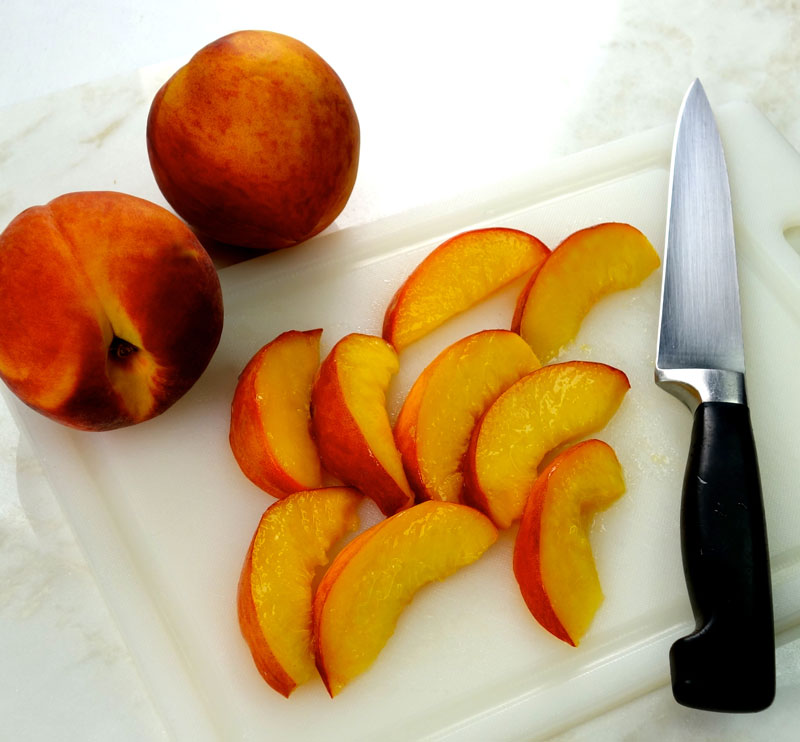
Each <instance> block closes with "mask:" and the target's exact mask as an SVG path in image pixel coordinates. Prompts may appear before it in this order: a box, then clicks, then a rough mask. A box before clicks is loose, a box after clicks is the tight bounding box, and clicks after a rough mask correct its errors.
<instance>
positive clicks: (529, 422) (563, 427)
mask: <svg viewBox="0 0 800 742" xmlns="http://www.w3.org/2000/svg"><path fill="white" fill-rule="evenodd" d="M629 386H630V384H629V382H628V379H627V377H626V376H625V374H624V373H622V372H621V371H619V370H618V369H614V368H612V367H610V366H606V365H604V364H600V363H588V362H578V361H574V362H569V363H561V364H553V365H551V366H544V367H542V368H540V369H538V370H537V371H534V372H533V373H531V374H529V375H528V376H525V377H523V378H522V379H520V380H519V381H518V382H516V384H514V385H513V386H511V387H510V388H509V389H508V390H506V391H505V392H504V393H503V394H502V395H500V397H498V398H497V400H496V401H495V402H494V404H492V406H491V407H490V408H489V409H488V410H487V412H486V414H485V415H484V417H483V419H482V420H481V422H480V423H479V424H478V426H476V428H475V431H474V432H473V435H472V438H471V441H470V450H469V452H468V455H467V478H466V482H467V492H466V494H467V497H468V500H467V501H469V502H472V503H473V504H475V505H476V506H477V507H480V508H481V509H482V510H484V512H486V513H487V515H489V517H491V518H492V520H493V521H494V522H495V524H496V525H497V526H498V527H500V528H507V527H508V526H510V525H511V523H512V522H513V521H514V520H516V519H517V518H519V517H520V515H521V513H522V508H523V506H524V504H525V499H526V497H527V496H528V493H529V492H530V489H531V487H532V486H533V483H534V482H535V481H536V476H537V467H538V466H539V464H540V462H541V461H542V459H543V457H544V456H545V454H547V453H548V452H549V451H551V450H552V449H554V448H556V447H557V446H560V445H562V444H564V443H567V442H569V441H571V440H577V439H578V438H580V437H582V436H584V435H586V434H588V433H590V432H592V431H594V430H599V429H600V428H602V427H603V426H604V425H605V424H606V423H607V422H608V420H609V419H610V418H611V417H612V416H613V414H614V413H615V412H616V410H617V408H618V407H619V405H620V403H621V402H622V398H623V397H624V395H625V393H626V392H627V390H628V388H629Z"/></svg>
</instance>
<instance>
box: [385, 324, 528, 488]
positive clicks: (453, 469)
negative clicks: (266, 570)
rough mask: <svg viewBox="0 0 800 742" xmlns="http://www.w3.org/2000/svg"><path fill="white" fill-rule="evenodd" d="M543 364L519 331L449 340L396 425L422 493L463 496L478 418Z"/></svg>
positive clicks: (414, 389) (487, 332) (405, 457)
mask: <svg viewBox="0 0 800 742" xmlns="http://www.w3.org/2000/svg"><path fill="white" fill-rule="evenodd" d="M538 367H539V362H538V361H537V359H536V356H535V355H534V354H533V351H532V350H531V349H530V346H529V345H528V344H527V343H525V341H524V340H522V339H521V338H520V337H519V336H518V335H516V334H515V333H512V332H509V331H506V330H485V331H483V332H478V333H475V334H474V335H470V336H468V337H466V338H463V339H462V340H460V341H458V342H456V343H454V344H453V345H451V346H449V347H448V348H446V349H445V350H444V351H442V353H440V354H439V355H438V356H437V357H436V358H435V359H434V361H433V362H432V363H431V364H430V365H429V366H428V367H427V368H426V369H425V370H424V371H423V372H422V374H421V375H420V377H419V378H418V380H417V381H416V382H415V383H414V386H413V387H412V390H411V391H410V392H409V395H408V398H407V402H406V404H404V406H403V409H402V410H401V411H400V414H399V416H398V419H397V424H396V425H395V435H396V437H397V438H398V445H399V446H400V448H401V451H402V453H403V460H404V464H405V466H406V469H407V470H414V471H416V472H418V479H419V484H420V486H421V488H422V489H423V492H422V493H421V494H422V496H424V497H425V498H426V499H435V500H446V501H448V502H459V501H460V499H461V491H462V489H463V484H464V477H463V471H462V461H463V458H464V454H465V453H466V451H467V447H468V445H469V437H470V434H471V433H472V429H473V428H474V427H475V423H476V422H477V420H478V419H479V418H480V416H481V415H482V414H483V413H484V411H485V410H486V408H487V407H488V405H489V404H490V403H491V402H492V401H494V399H496V398H497V397H498V396H499V395H500V393H501V392H503V391H505V390H506V389H507V388H508V387H509V386H511V384H513V383H514V382H515V381H517V380H518V379H519V378H520V377H522V376H524V375H525V374H527V373H530V372H531V371H533V370H534V369H536V368H538ZM406 437H407V438H409V439H410V440H409V441H408V442H407V443H405V441H404V438H406ZM400 441H404V443H405V445H403V444H401V443H400ZM410 479H411V480H412V481H414V479H415V477H411V476H410Z"/></svg>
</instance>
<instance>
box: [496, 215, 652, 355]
mask: <svg viewBox="0 0 800 742" xmlns="http://www.w3.org/2000/svg"><path fill="white" fill-rule="evenodd" d="M659 263H660V260H659V257H658V254H657V253H656V251H655V250H654V249H653V246H652V245H651V244H650V242H649V240H648V239H647V237H645V236H644V235H643V234H642V233H641V232H640V231H639V230H638V229H636V228H634V227H632V226H630V225H628V224H621V223H615V222H608V223H604V224H598V225H596V226H594V227H589V228H587V229H582V230H580V231H579V232H575V233H574V234H572V235H570V236H569V237H568V238H567V239H566V240H564V242H562V243H561V244H560V245H559V246H558V247H557V248H556V249H555V250H553V252H552V253H551V255H550V256H549V257H548V259H547V260H546V261H545V262H544V263H543V264H542V266H541V268H540V269H539V271H538V272H537V273H536V275H535V276H533V277H532V279H531V282H530V283H529V285H528V286H526V287H525V289H523V292H522V294H521V295H520V304H519V305H518V307H517V312H516V316H515V319H514V323H513V324H512V329H515V330H518V331H519V333H520V335H522V337H523V338H524V339H525V340H526V341H527V342H528V343H529V344H530V346H531V347H532V348H533V351H534V353H536V355H537V356H538V357H539V359H540V360H541V361H542V362H546V361H548V360H550V359H551V358H553V357H555V356H556V355H557V354H558V352H559V351H560V350H561V349H562V348H563V346H564V345H566V344H567V343H568V342H569V341H570V340H572V339H573V338H574V337H575V336H576V335H577V333H578V330H579V328H580V325H581V322H582V321H583V318H584V317H585V316H586V314H587V313H588V312H589V310H590V309H591V308H592V306H594V304H596V303H597V302H598V301H599V300H600V299H601V298H602V297H604V296H606V295H608V294H610V293H612V292H614V291H620V290H623V289H629V288H633V287H634V286H638V285H639V284H640V283H641V282H642V281H643V280H644V279H645V278H647V276H649V275H650V274H651V273H652V272H653V271H654V270H655V269H656V268H658V266H659Z"/></svg>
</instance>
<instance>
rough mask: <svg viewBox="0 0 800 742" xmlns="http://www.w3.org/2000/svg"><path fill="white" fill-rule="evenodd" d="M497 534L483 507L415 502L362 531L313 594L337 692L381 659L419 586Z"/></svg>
mask: <svg viewBox="0 0 800 742" xmlns="http://www.w3.org/2000/svg"><path fill="white" fill-rule="evenodd" d="M496 539H497V529H496V528H495V527H494V526H493V525H492V524H491V522H490V521H489V519H488V518H486V517H485V516H483V515H481V513H479V512H478V511H477V510H474V509H473V508H469V507H467V506H465V505H459V504H457V503H452V502H438V501H430V502H424V503H421V504H419V505H415V506H414V507H412V508H409V509H408V510H404V511H403V512H402V513H397V515H394V516H392V517H391V518H388V519H386V520H384V521H381V522H380V523H378V524H377V525H375V526H373V527H372V528H370V529H368V530H366V531H364V532H363V533H361V534H360V535H358V536H356V538H354V539H353V540H352V541H351V542H350V543H349V544H348V545H347V546H346V547H345V548H344V549H342V551H341V552H340V553H339V554H338V555H337V557H336V558H335V559H334V560H333V562H332V564H331V566H330V568H329V569H328V571H327V572H326V573H325V575H324V576H323V578H322V581H321V582H320V584H319V587H318V588H317V592H316V595H315V596H314V609H313V620H314V649H315V654H316V661H317V669H318V670H319V672H320V675H321V676H322V679H323V681H324V682H325V686H326V687H327V689H328V692H329V693H330V694H331V696H335V695H336V694H337V693H339V691H341V690H342V688H343V687H344V686H345V685H346V684H347V683H348V682H349V681H351V680H352V679H353V678H355V677H356V676H357V675H359V674H361V673H362V672H364V671H365V670H366V669H367V668H368V667H369V666H370V665H371V664H372V663H373V662H374V661H375V659H376V657H377V656H378V654H379V653H380V651H381V649H383V647H384V645H385V644H386V642H387V641H388V640H389V637H390V636H391V635H392V633H393V632H394V629H395V626H396V624H397V620H398V618H399V616H400V614H401V612H402V611H403V609H404V608H405V607H406V605H408V603H409V602H411V599H412V598H413V597H414V595H415V594H416V592H417V591H418V590H419V589H420V588H421V587H423V586H424V585H426V584H428V583H429V582H432V581H434V580H443V579H444V578H445V577H447V576H448V575H450V574H452V573H453V572H455V571H456V570H458V569H459V568H460V567H463V566H465V565H467V564H470V563H472V562H474V561H475V560H476V559H478V557H480V556H481V555H482V554H483V553H484V552H485V551H486V549H488V548H489V546H491V545H492V544H493V543H494V542H495V540H496Z"/></svg>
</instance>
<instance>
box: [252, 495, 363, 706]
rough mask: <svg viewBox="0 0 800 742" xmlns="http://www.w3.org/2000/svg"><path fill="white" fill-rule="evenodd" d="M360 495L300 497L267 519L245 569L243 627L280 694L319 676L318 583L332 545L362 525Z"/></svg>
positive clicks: (290, 499)
mask: <svg viewBox="0 0 800 742" xmlns="http://www.w3.org/2000/svg"><path fill="white" fill-rule="evenodd" d="M360 501H361V494H360V493H359V492H357V491H356V490H354V489H350V488H348V487H327V488H322V489H317V490H309V491H306V492H297V493H295V494H292V495H289V496H288V497H286V498H284V499H283V500H278V501H277V502H275V503H274V504H273V505H271V506H270V507H269V508H267V510H266V512H265V513H264V515H263V516H262V518H261V521H260V522H259V524H258V528H257V529H256V532H255V534H254V535H253V539H252V541H251V543H250V548H249V549H248V552H247V556H246V557H245V560H244V565H243V566H242V573H241V578H240V580H239V590H238V596H237V609H238V614H239V626H240V628H241V631H242V636H244V638H245V641H246V642H247V644H248V646H249V647H250V653H251V654H252V656H253V660H254V661H255V664H256V667H257V668H258V671H259V672H260V673H261V675H262V676H263V677H264V679H265V680H266V681H267V682H268V683H269V684H270V685H271V686H272V687H273V688H274V689H275V690H276V691H278V693H281V694H282V695H284V696H286V697H287V698H288V697H289V694H290V693H291V692H292V691H293V690H294V689H295V688H296V687H297V686H298V685H300V683H303V682H305V681H306V680H309V679H310V678H312V677H313V676H314V674H315V668H314V655H313V652H312V642H311V626H312V624H311V615H312V585H313V581H314V577H315V572H316V570H317V568H319V567H321V566H323V565H325V564H327V563H328V552H329V551H330V549H331V547H332V546H333V545H334V544H335V543H336V542H337V541H338V540H339V539H341V538H342V537H343V536H344V535H345V533H347V532H348V531H353V530H355V529H356V528H357V527H358V515H357V513H356V508H357V506H358V504H359V502H360Z"/></svg>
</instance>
